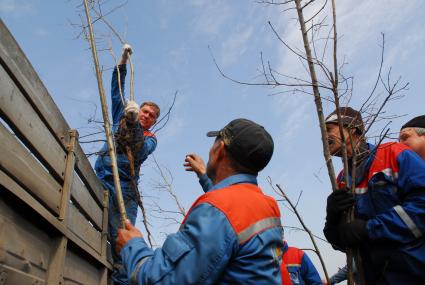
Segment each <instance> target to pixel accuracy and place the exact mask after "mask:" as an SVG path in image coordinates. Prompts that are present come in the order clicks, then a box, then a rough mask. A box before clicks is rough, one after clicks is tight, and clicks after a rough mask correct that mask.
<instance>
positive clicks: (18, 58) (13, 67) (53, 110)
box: [0, 19, 103, 205]
mask: <svg viewBox="0 0 425 285" xmlns="http://www.w3.org/2000/svg"><path fill="white" fill-rule="evenodd" d="M0 39H1V41H0V64H1V65H2V66H3V67H4V69H5V70H6V71H7V72H8V73H9V76H11V78H13V79H14V81H15V84H16V85H17V86H18V87H19V88H20V89H21V92H22V93H23V94H24V95H25V96H26V98H27V100H28V101H29V102H30V103H31V104H32V105H33V107H34V109H36V111H37V112H38V113H39V115H40V117H41V118H43V119H44V123H45V124H46V125H47V126H48V127H49V128H50V129H51V131H52V133H53V134H54V135H55V137H56V140H57V141H58V142H59V143H61V144H62V146H63V149H64V150H65V149H66V140H65V139H64V138H65V137H66V136H67V133H68V130H69V129H70V127H69V126H68V124H67V123H66V121H65V119H64V117H63V115H62V114H61V112H60V111H59V109H58V107H57V106H56V104H55V103H54V101H53V99H52V98H51V96H50V95H49V92H48V91H47V89H46V88H45V87H44V85H43V83H42V82H41V80H40V78H39V77H38V75H37V73H36V72H35V70H34V68H33V67H32V65H31V63H30V62H29V61H28V59H27V58H26V56H25V54H24V53H23V51H22V50H21V48H20V47H19V45H18V44H17V42H16V41H15V39H14V38H13V36H12V35H11V34H10V32H9V30H8V29H7V27H6V26H5V25H4V23H3V21H2V20H1V19H0ZM75 155H76V159H77V171H78V174H79V175H80V176H81V177H82V178H83V181H84V183H86V184H88V187H89V188H90V190H91V192H93V194H94V195H95V196H96V199H97V201H98V203H99V205H102V199H103V187H102V185H101V183H100V182H99V179H97V177H96V174H95V173H94V171H93V169H92V167H91V165H90V162H89V161H88V159H87V158H86V156H85V154H84V152H83V151H82V149H81V147H80V146H79V145H78V146H77V148H76V152H75Z"/></svg>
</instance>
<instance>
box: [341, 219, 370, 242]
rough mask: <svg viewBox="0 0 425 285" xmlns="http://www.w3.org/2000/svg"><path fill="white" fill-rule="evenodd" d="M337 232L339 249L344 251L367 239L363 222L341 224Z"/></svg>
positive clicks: (354, 221)
mask: <svg viewBox="0 0 425 285" xmlns="http://www.w3.org/2000/svg"><path fill="white" fill-rule="evenodd" d="M338 230H339V235H340V241H341V247H342V248H345V249H347V248H350V247H352V246H356V245H359V244H361V243H362V242H364V241H366V240H367V239H368V238H369V236H368V234H367V231H366V221H364V220H360V219H354V220H353V221H352V222H350V223H341V224H340V225H339V227H338Z"/></svg>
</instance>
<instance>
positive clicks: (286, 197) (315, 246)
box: [276, 184, 330, 284]
mask: <svg viewBox="0 0 425 285" xmlns="http://www.w3.org/2000/svg"><path fill="white" fill-rule="evenodd" d="M276 187H277V188H278V189H279V192H280V193H281V194H282V196H283V198H284V199H285V200H286V201H287V202H288V204H289V206H290V207H291V209H292V210H293V211H294V213H295V215H296V216H297V218H298V221H300V223H301V226H302V227H303V229H304V231H305V232H306V233H307V234H308V235H309V237H310V240H311V242H312V243H313V246H314V252H315V253H316V254H317V256H318V257H319V260H320V264H321V265H322V268H323V272H324V273H325V277H326V281H327V282H328V284H330V280H329V275H328V271H327V270H326V266H325V262H324V260H323V258H322V255H321V254H320V250H319V247H318V246H317V244H316V240H315V238H314V236H313V234H312V232H311V231H310V229H309V228H307V226H306V225H305V223H304V220H303V219H302V217H301V215H300V214H299V213H298V210H297V208H296V206H295V205H294V204H293V203H292V201H291V200H289V198H288V196H286V194H285V192H284V191H283V189H282V188H281V187H280V185H279V184H276Z"/></svg>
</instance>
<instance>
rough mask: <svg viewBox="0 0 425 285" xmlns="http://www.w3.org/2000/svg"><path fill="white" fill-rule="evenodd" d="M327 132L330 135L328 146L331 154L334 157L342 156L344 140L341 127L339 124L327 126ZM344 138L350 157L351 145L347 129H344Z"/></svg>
mask: <svg viewBox="0 0 425 285" xmlns="http://www.w3.org/2000/svg"><path fill="white" fill-rule="evenodd" d="M326 131H327V133H328V144H329V152H330V153H331V155H334V156H342V139H341V133H340V131H339V127H338V125H337V124H326ZM343 132H344V137H345V140H346V142H347V143H346V145H347V153H348V156H350V154H351V153H352V152H351V149H352V147H351V143H350V134H349V133H348V130H347V129H346V128H344V129H343Z"/></svg>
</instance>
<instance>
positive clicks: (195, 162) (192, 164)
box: [183, 153, 207, 177]
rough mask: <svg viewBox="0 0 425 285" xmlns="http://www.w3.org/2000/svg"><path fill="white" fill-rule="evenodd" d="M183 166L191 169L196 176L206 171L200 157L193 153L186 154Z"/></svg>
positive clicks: (187, 169)
mask: <svg viewBox="0 0 425 285" xmlns="http://www.w3.org/2000/svg"><path fill="white" fill-rule="evenodd" d="M184 161H185V162H184V164H183V165H184V167H185V170H186V171H193V172H195V173H196V175H198V177H201V176H202V175H204V174H205V173H207V169H206V167H205V162H204V161H203V160H202V158H201V157H200V156H199V155H197V154H194V153H191V154H188V155H186V158H185V159H184Z"/></svg>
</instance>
